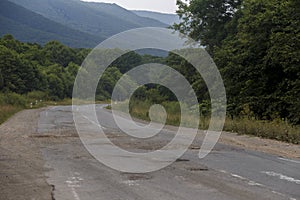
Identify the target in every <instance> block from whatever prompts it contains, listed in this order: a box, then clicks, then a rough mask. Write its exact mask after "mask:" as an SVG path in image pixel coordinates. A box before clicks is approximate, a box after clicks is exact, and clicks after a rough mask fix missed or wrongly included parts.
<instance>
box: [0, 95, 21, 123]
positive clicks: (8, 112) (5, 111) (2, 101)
mask: <svg viewBox="0 0 300 200" xmlns="http://www.w3.org/2000/svg"><path fill="white" fill-rule="evenodd" d="M25 106H26V99H25V98H24V97H23V96H21V95H19V94H15V93H7V94H1V93H0V124H2V123H3V122H5V121H6V120H7V119H8V118H9V117H10V116H12V115H14V114H15V113H17V112H19V111H20V110H22V109H23V108H24V107H25Z"/></svg>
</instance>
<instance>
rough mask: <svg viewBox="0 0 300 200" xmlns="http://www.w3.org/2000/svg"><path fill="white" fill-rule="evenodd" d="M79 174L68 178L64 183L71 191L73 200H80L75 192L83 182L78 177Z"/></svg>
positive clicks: (76, 173)
mask: <svg viewBox="0 0 300 200" xmlns="http://www.w3.org/2000/svg"><path fill="white" fill-rule="evenodd" d="M79 175H80V174H79V173H78V172H75V176H73V177H69V178H68V180H67V181H66V183H67V185H68V187H69V188H71V190H72V194H73V197H74V199H75V200H80V198H79V195H78V193H77V192H76V189H75V188H80V187H81V185H80V182H81V181H83V179H82V178H81V177H79Z"/></svg>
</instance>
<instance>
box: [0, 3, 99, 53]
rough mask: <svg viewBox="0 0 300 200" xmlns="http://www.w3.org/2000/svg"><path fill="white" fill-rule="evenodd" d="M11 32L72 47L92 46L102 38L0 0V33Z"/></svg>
mask: <svg viewBox="0 0 300 200" xmlns="http://www.w3.org/2000/svg"><path fill="white" fill-rule="evenodd" d="M4 34H12V35H13V36H14V37H15V38H17V39H19V40H21V41H26V42H36V43H40V44H44V43H46V42H48V41H49V40H58V41H60V42H62V43H64V44H66V45H69V46H72V47H93V46H95V45H97V44H98V43H99V42H101V41H102V40H104V37H96V36H93V35H90V34H87V33H84V32H80V31H78V30H74V29H71V28H69V27H66V26H64V25H62V24H59V23H57V22H54V21H51V20H49V19H47V18H45V17H43V16H41V15H39V14H36V13H34V12H32V11H30V10H28V9H26V8H23V7H21V6H19V5H16V4H14V3H12V2H10V1H7V0H1V1H0V35H4Z"/></svg>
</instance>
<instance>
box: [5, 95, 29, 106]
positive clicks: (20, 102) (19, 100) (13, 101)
mask: <svg viewBox="0 0 300 200" xmlns="http://www.w3.org/2000/svg"><path fill="white" fill-rule="evenodd" d="M26 103H27V100H26V98H25V97H24V96H22V95H20V94H16V93H4V94H1V93H0V105H7V104H8V105H12V106H20V107H25V105H26Z"/></svg>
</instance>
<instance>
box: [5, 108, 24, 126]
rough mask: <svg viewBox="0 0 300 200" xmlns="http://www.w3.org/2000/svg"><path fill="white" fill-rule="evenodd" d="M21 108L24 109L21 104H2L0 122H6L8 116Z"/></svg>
mask: <svg viewBox="0 0 300 200" xmlns="http://www.w3.org/2000/svg"><path fill="white" fill-rule="evenodd" d="M20 110H22V107H20V106H13V105H0V124H2V123H3V122H5V121H6V120H7V119H8V118H10V117H11V116H12V115H14V114H15V113H17V112H19V111H20Z"/></svg>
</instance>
